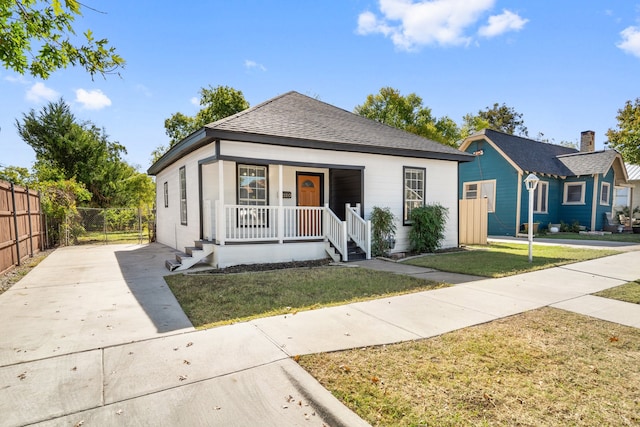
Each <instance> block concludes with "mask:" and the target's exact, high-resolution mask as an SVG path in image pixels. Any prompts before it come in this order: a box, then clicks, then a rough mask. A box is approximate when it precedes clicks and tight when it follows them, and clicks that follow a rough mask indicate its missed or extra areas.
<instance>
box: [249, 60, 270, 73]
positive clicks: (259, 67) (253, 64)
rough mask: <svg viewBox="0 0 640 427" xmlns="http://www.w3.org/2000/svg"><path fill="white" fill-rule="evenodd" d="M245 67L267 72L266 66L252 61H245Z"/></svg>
mask: <svg viewBox="0 0 640 427" xmlns="http://www.w3.org/2000/svg"><path fill="white" fill-rule="evenodd" d="M244 66H245V68H247V69H249V70H251V69H254V68H256V69H258V70H260V71H267V68H266V67H265V66H264V65H262V64H258V63H257V62H256V61H252V60H250V59H245V60H244Z"/></svg>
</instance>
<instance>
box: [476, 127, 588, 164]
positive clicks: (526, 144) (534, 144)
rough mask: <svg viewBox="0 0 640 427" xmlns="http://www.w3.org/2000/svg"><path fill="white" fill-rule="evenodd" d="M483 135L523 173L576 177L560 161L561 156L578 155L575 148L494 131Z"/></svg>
mask: <svg viewBox="0 0 640 427" xmlns="http://www.w3.org/2000/svg"><path fill="white" fill-rule="evenodd" d="M482 133H484V135H485V136H486V137H487V138H489V139H490V140H491V141H492V142H493V143H494V144H495V145H497V146H498V148H500V150H502V151H503V152H504V153H505V154H506V155H507V156H508V157H509V158H510V159H511V160H513V162H515V163H516V164H517V165H518V167H519V168H520V169H522V170H523V171H528V172H537V173H544V174H549V175H557V176H571V175H575V174H574V173H573V171H572V170H571V169H570V168H569V167H568V166H567V165H566V164H565V163H563V162H562V161H560V160H559V159H558V156H561V155H566V154H575V153H578V150H576V149H574V148H570V147H563V146H562V145H556V144H549V143H546V142H540V141H535V140H533V139H529V138H522V137H520V136H515V135H510V134H507V133H503V132H498V131H495V130H492V129H485V130H484V131H483V132H482Z"/></svg>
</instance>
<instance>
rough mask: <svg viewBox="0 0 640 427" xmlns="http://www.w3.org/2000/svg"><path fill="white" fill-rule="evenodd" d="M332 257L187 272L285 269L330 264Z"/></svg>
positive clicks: (222, 272)
mask: <svg viewBox="0 0 640 427" xmlns="http://www.w3.org/2000/svg"><path fill="white" fill-rule="evenodd" d="M330 263H331V260H330V259H318V260H312V261H291V262H275V263H268V264H243V265H234V266H231V267H226V268H215V269H211V270H201V271H196V272H193V273H187V274H189V275H192V274H193V275H197V274H230V273H247V272H256V271H272V270H283V269H287V268H313V267H322V266H325V265H329V264H330Z"/></svg>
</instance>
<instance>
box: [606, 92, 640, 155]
mask: <svg viewBox="0 0 640 427" xmlns="http://www.w3.org/2000/svg"><path fill="white" fill-rule="evenodd" d="M616 119H617V120H618V126H617V127H616V129H609V130H608V131H607V138H609V147H611V148H613V149H615V150H617V151H618V152H619V153H620V154H622V157H623V158H624V160H625V162H628V163H632V164H635V165H640V98H636V100H635V101H634V102H631V101H627V102H626V103H625V105H624V107H623V108H621V109H620V110H618V115H617V116H616Z"/></svg>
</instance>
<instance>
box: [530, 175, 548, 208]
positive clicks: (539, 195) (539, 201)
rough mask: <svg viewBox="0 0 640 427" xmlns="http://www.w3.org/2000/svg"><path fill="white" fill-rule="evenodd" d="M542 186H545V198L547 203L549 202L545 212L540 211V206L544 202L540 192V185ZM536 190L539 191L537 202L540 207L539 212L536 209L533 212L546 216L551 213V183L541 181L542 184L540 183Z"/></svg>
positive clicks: (546, 204)
mask: <svg viewBox="0 0 640 427" xmlns="http://www.w3.org/2000/svg"><path fill="white" fill-rule="evenodd" d="M540 184H544V187H545V194H544V197H545V200H546V202H547V203H545V210H543V211H542V210H540V205H541V204H542V200H541V195H542V192H541V191H540V187H541V185H540ZM536 190H538V191H537V193H538V194H537V195H538V200H537V201H536V204H537V205H538V209H537V210H536V209H534V210H533V213H539V214H546V213H549V182H548V181H540V182H539V183H538V186H537V187H536Z"/></svg>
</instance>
